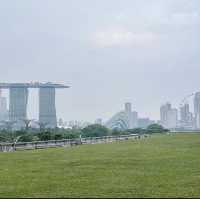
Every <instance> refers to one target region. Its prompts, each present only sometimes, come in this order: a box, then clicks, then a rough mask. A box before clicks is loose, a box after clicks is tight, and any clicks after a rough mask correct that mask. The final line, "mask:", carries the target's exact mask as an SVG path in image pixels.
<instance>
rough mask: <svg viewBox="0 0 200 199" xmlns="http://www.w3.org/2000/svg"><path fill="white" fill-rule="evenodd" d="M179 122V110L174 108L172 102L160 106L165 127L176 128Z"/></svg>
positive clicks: (161, 120) (161, 119) (162, 123)
mask: <svg viewBox="0 0 200 199" xmlns="http://www.w3.org/2000/svg"><path fill="white" fill-rule="evenodd" d="M177 123H178V110H177V109H173V108H172V106H171V104H170V103H166V104H164V105H162V106H161V107H160V124H161V125H162V126H163V127H165V128H169V129H171V128H176V127H177Z"/></svg>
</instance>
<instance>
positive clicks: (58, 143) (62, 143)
mask: <svg viewBox="0 0 200 199" xmlns="http://www.w3.org/2000/svg"><path fill="white" fill-rule="evenodd" d="M146 137H148V135H138V134H131V135H121V136H104V137H91V138H80V139H63V140H48V141H37V142H18V143H0V152H9V151H19V150H33V149H44V148H52V147H70V146H74V145H80V144H98V143H99V144H100V143H108V142H114V141H123V140H130V139H140V138H146Z"/></svg>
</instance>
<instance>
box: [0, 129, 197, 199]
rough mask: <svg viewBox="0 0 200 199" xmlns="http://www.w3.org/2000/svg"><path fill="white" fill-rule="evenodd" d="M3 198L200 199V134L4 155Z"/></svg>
mask: <svg viewBox="0 0 200 199" xmlns="http://www.w3.org/2000/svg"><path fill="white" fill-rule="evenodd" d="M0 197H200V134H191V133H190V134H175V135H157V136H152V137H151V138H147V139H143V140H135V141H124V142H118V143H111V144H96V145H82V146H76V147H72V148H56V149H46V150H35V151H23V152H10V153H0Z"/></svg>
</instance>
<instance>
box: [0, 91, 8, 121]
mask: <svg viewBox="0 0 200 199" xmlns="http://www.w3.org/2000/svg"><path fill="white" fill-rule="evenodd" d="M5 120H8V110H7V99H6V97H2V95H1V90H0V121H5Z"/></svg>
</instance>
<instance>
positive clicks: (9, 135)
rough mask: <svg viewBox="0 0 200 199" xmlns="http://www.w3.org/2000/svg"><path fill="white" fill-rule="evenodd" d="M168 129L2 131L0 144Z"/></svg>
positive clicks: (163, 129) (151, 127)
mask: <svg viewBox="0 0 200 199" xmlns="http://www.w3.org/2000/svg"><path fill="white" fill-rule="evenodd" d="M168 131H169V130H168V129H165V128H163V127H162V126H161V125H158V124H151V125H149V126H148V127H147V128H146V129H142V128H134V129H127V130H120V129H117V128H116V129H112V130H111V129H108V128H106V127H105V126H102V125H99V124H93V125H89V126H87V127H85V128H83V129H78V128H72V129H64V128H55V129H43V130H26V129H24V130H18V131H10V130H1V131H0V142H14V140H16V138H18V142H33V141H46V140H61V139H75V138H79V137H80V135H81V137H82V138H87V137H102V136H117V135H129V134H153V133H165V132H168Z"/></svg>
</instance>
